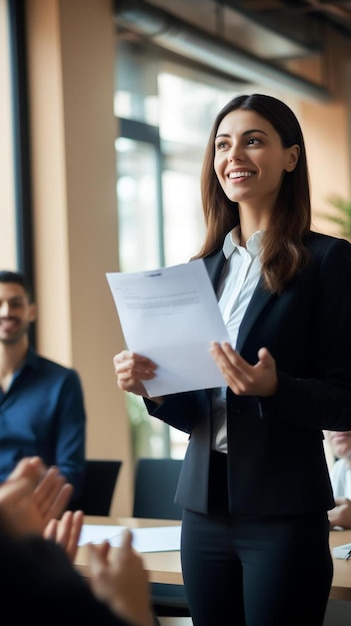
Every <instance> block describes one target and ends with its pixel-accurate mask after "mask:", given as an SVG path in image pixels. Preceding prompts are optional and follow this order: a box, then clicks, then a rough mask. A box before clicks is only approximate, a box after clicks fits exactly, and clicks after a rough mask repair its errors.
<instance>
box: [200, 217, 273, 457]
mask: <svg viewBox="0 0 351 626" xmlns="http://www.w3.org/2000/svg"><path fill="white" fill-rule="evenodd" d="M239 235H240V227H239V226H236V228H234V229H233V230H232V231H231V232H229V233H228V234H227V236H226V238H225V240H224V244H223V253H224V256H225V257H226V259H227V263H226V264H225V266H224V269H223V272H222V276H221V279H220V282H219V286H218V289H217V298H218V305H219V308H220V311H221V313H222V316H223V319H224V323H225V325H226V327H227V329H228V333H229V337H230V340H231V344H232V346H236V342H237V338H238V332H239V326H240V324H241V322H242V319H243V317H244V315H245V312H246V309H247V307H248V304H249V302H250V300H251V298H252V295H253V292H254V290H255V288H256V286H257V283H258V281H259V279H260V275H261V260H260V252H261V241H262V236H263V231H256V232H255V233H253V235H251V237H250V238H249V239H248V241H247V243H246V248H244V247H243V246H241V245H240V239H239ZM226 389H227V388H226V387H220V388H218V389H214V390H213V395H212V416H213V438H212V448H213V449H214V450H217V451H218V452H227V451H228V446H227V414H226V413H227V412H226Z"/></svg>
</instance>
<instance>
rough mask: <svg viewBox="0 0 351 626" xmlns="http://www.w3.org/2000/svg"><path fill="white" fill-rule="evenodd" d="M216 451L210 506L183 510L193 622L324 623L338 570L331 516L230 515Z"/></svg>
mask: <svg viewBox="0 0 351 626" xmlns="http://www.w3.org/2000/svg"><path fill="white" fill-rule="evenodd" d="M214 456H215V457H216V458H215V460H214V461H213V467H212V473H211V480H210V489H211V491H210V492H211V498H210V505H211V512H210V514H209V515H201V514H199V513H194V512H192V511H188V510H185V511H184V514H183V522H182V540H181V557H182V569H183V576H184V584H185V590H186V595H187V599H188V603H189V607H190V613H191V616H192V619H193V623H194V626H222V625H223V626H227V625H229V626H300V624H308V626H322V624H323V619H324V614H325V610H326V605H327V601H328V596H329V591H330V586H331V582H332V574H333V565H332V559H331V555H330V550H329V522H328V519H327V514H326V513H318V514H312V515H302V516H300V515H299V516H274V517H268V516H234V515H233V516H232V515H229V514H228V504H227V491H226V488H225V489H224V490H223V483H222V482H220V483H218V480H220V481H223V480H224V484H225V480H226V470H225V467H223V468H222V467H221V464H222V463H223V459H224V460H225V456H224V455H220V454H219V453H217V454H216V453H215V455H214ZM217 457H218V458H217ZM222 472H223V473H224V475H222Z"/></svg>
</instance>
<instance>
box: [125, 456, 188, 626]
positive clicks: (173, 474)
mask: <svg viewBox="0 0 351 626" xmlns="http://www.w3.org/2000/svg"><path fill="white" fill-rule="evenodd" d="M182 462H183V461H182V460H181V459H170V458H162V459H152V458H140V459H138V460H137V463H136V468H135V480H134V504H133V517H146V518H153V519H169V520H172V519H173V520H180V519H181V518H182V509H181V507H180V506H179V505H178V504H175V502H174V495H175V491H176V488H177V483H178V478H179V473H180V469H181V467H182ZM150 589H151V598H152V605H153V609H154V611H155V613H156V615H158V616H160V617H161V616H169V617H190V612H189V609H188V604H187V600H186V597H185V590H184V586H183V585H171V584H166V583H151V585H150Z"/></svg>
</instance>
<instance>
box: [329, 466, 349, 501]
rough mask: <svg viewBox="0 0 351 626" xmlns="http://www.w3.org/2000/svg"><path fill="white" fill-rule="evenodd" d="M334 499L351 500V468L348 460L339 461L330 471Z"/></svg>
mask: <svg viewBox="0 0 351 626" xmlns="http://www.w3.org/2000/svg"><path fill="white" fill-rule="evenodd" d="M330 480H331V484H332V487H333V493H334V498H348V499H349V500H351V467H350V465H349V463H348V461H347V460H346V459H338V460H337V461H335V463H334V465H332V468H331V470H330Z"/></svg>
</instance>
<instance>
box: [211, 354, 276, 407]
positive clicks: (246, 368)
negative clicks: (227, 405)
mask: <svg viewBox="0 0 351 626" xmlns="http://www.w3.org/2000/svg"><path fill="white" fill-rule="evenodd" d="M210 353H211V355H212V357H213V359H214V360H215V361H216V363H217V365H218V367H219V369H220V370H221V372H222V374H223V376H224V378H225V380H226V382H227V384H228V386H229V387H230V389H231V390H232V391H233V392H234V393H235V394H236V395H238V396H261V397H269V396H274V395H275V394H276V392H277V387H278V377H277V370H276V365H275V360H274V358H273V357H272V355H271V354H270V352H269V351H268V350H267V348H260V350H259V351H258V361H257V363H256V364H255V365H250V364H249V363H248V362H247V361H245V359H243V358H242V357H241V356H240V354H239V353H238V352H236V350H233V348H232V347H231V345H230V344H229V343H227V342H223V343H222V344H219V343H216V342H212V343H211V347H210Z"/></svg>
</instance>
